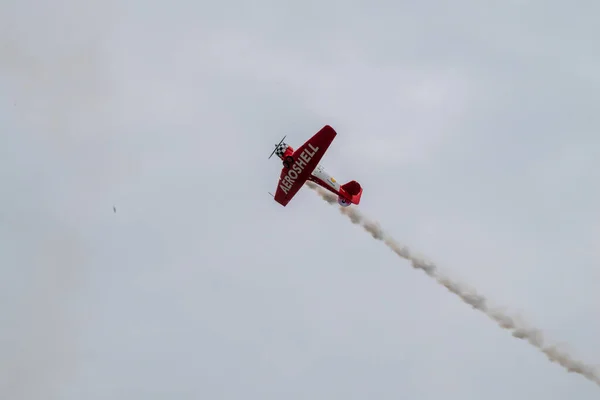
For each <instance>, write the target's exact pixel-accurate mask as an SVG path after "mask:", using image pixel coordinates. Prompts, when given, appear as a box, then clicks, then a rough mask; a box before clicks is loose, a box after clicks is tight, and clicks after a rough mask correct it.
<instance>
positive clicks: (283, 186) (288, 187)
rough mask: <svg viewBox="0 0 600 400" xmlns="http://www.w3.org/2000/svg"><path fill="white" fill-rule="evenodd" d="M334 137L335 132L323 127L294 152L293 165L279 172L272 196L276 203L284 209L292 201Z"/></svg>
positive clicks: (329, 127) (326, 126) (327, 126)
mask: <svg viewBox="0 0 600 400" xmlns="http://www.w3.org/2000/svg"><path fill="white" fill-rule="evenodd" d="M336 135H337V132H336V131H335V130H334V129H333V128H332V127H331V126H329V125H325V126H324V127H323V128H322V129H321V130H320V131H319V132H317V133H315V134H314V135H313V137H311V138H310V139H308V140H307V141H306V143H304V144H303V145H302V146H300V147H299V148H298V149H297V150H296V151H295V152H294V154H293V155H292V157H293V158H294V163H293V164H292V165H291V167H290V168H289V169H288V168H286V167H283V169H282V170H281V174H280V176H279V183H278V186H277V192H275V196H274V197H275V201H276V202H278V203H279V204H281V205H282V206H284V207H285V206H286V205H287V204H288V203H289V202H290V200H292V198H293V197H294V196H295V195H296V193H298V190H300V188H301V187H302V185H304V183H305V182H306V180H307V179H308V178H309V176H310V174H311V173H312V172H313V171H314V170H315V168H316V167H317V165H318V164H319V161H321V158H323V156H324V155H325V152H326V151H327V149H328V148H329V145H330V144H331V142H333V139H334V138H335V136H336Z"/></svg>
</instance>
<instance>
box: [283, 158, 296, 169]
mask: <svg viewBox="0 0 600 400" xmlns="http://www.w3.org/2000/svg"><path fill="white" fill-rule="evenodd" d="M293 163H294V157H292V156H287V157H286V158H285V160H283V166H284V167H286V168H287V169H290V168H292V164H293Z"/></svg>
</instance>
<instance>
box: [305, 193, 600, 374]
mask: <svg viewBox="0 0 600 400" xmlns="http://www.w3.org/2000/svg"><path fill="white" fill-rule="evenodd" d="M307 185H308V186H309V187H310V188H311V189H313V190H315V191H316V192H317V193H318V194H319V196H321V198H323V200H325V201H326V202H327V203H329V204H336V203H337V197H336V196H335V195H333V194H332V193H330V192H327V191H326V190H324V189H322V188H320V187H319V186H317V185H315V184H314V183H312V182H307ZM340 211H341V213H342V214H344V215H345V216H347V217H348V218H349V219H350V221H352V223H353V224H356V225H360V226H362V227H363V228H364V229H365V230H366V231H367V232H369V233H370V234H371V236H373V238H375V239H377V240H380V241H382V242H384V243H385V244H386V246H388V247H389V248H390V249H391V250H392V251H393V252H394V253H396V254H397V255H398V256H400V257H402V258H404V259H406V260H408V261H410V263H411V265H412V267H413V268H415V269H419V270H421V271H423V272H424V273H425V274H427V275H428V276H430V277H431V278H433V279H435V280H436V282H437V283H439V284H440V285H442V286H444V287H445V288H446V289H448V290H449V291H450V292H451V293H454V294H455V295H457V296H458V297H459V298H460V299H461V300H462V301H463V302H465V303H467V304H468V305H470V306H471V307H473V308H474V309H476V310H479V311H481V312H483V313H484V314H485V315H487V316H488V317H489V318H490V319H492V320H493V321H494V322H496V324H498V326H499V327H501V328H503V329H506V330H509V331H511V332H512V336H514V337H516V338H518V339H522V340H526V341H527V342H528V343H529V344H531V345H532V346H534V347H535V348H537V349H538V350H540V351H541V352H542V353H544V354H545V355H546V357H548V359H549V360H550V361H551V362H554V363H557V364H559V365H561V366H562V367H563V368H565V369H566V370H567V371H569V372H573V373H576V374H579V375H582V376H584V377H585V378H587V379H589V380H590V381H592V382H594V383H596V384H597V385H598V386H600V371H599V370H598V369H597V368H595V367H593V366H590V365H588V364H585V363H584V362H582V361H579V360H577V359H575V358H574V357H573V356H571V355H570V354H567V353H566V352H564V351H561V350H559V349H558V348H557V346H554V345H548V344H546V343H545V341H544V336H543V333H542V331H541V330H539V329H537V328H530V327H527V326H525V325H524V324H523V323H522V322H519V321H517V319H516V318H514V317H511V316H509V315H507V314H506V313H504V312H503V311H501V310H500V309H498V308H493V307H491V306H490V305H489V303H488V300H487V299H486V298H485V297H484V296H483V295H481V294H480V293H477V291H476V290H474V289H472V288H469V287H467V286H466V285H464V284H461V283H459V282H456V281H454V280H452V279H450V278H449V277H446V276H443V275H442V274H441V272H440V271H439V270H438V268H437V267H436V265H435V264H433V263H432V262H430V261H427V260H425V259H423V258H422V257H419V256H417V255H414V254H412V253H411V251H410V249H409V248H408V247H406V246H404V245H402V244H400V243H399V242H397V241H396V240H395V239H394V238H392V237H390V236H389V235H388V234H386V233H385V232H384V231H383V229H382V228H381V227H380V226H379V224H378V223H376V222H374V221H371V220H369V219H368V218H366V217H365V216H364V215H362V214H361V213H360V212H359V211H357V210H356V208H352V207H340Z"/></svg>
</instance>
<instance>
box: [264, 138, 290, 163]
mask: <svg viewBox="0 0 600 400" xmlns="http://www.w3.org/2000/svg"><path fill="white" fill-rule="evenodd" d="M286 136H287V135H286ZM284 139H285V136H284V137H283V139H281V141H280V142H279V143H277V144H276V145H275V148H274V149H273V152H272V153H271V155H270V156H269V158H268V159H271V157H273V154H275V151H276V150H277V147H279V145H280V144H281V143H283V140H284Z"/></svg>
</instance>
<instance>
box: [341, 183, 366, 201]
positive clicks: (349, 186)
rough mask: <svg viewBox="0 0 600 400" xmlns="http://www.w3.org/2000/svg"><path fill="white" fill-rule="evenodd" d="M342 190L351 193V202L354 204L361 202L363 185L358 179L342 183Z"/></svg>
mask: <svg viewBox="0 0 600 400" xmlns="http://www.w3.org/2000/svg"><path fill="white" fill-rule="evenodd" d="M342 190H343V191H344V192H346V193H348V194H349V195H350V202H351V203H352V204H358V203H360V198H361V197H362V192H363V189H362V186H360V183H358V182H356V181H350V182H348V183H345V184H343V185H342Z"/></svg>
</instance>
